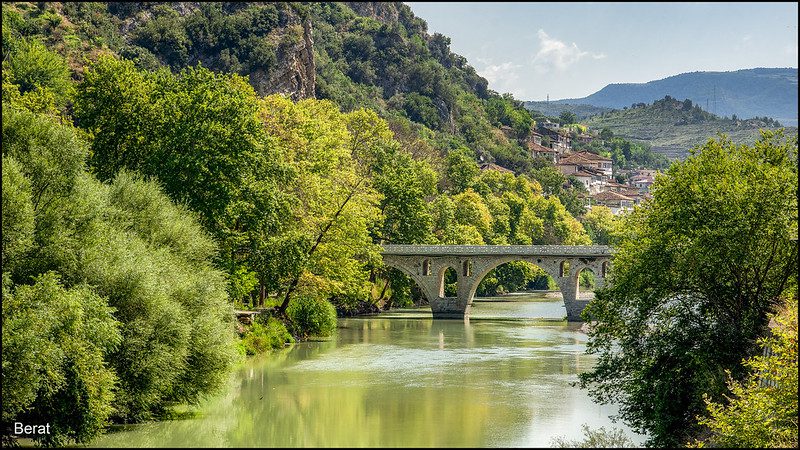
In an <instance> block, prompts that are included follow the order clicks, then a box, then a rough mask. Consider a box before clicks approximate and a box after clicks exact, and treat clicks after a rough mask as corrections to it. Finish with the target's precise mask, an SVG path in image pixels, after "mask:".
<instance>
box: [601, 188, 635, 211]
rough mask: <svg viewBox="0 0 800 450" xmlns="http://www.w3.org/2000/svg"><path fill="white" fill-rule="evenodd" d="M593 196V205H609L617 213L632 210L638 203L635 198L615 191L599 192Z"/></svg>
mask: <svg viewBox="0 0 800 450" xmlns="http://www.w3.org/2000/svg"><path fill="white" fill-rule="evenodd" d="M591 197H592V204H593V205H602V206H607V207H608V209H610V210H611V212H612V213H613V214H615V215H616V214H619V213H621V212H625V211H630V210H631V209H633V206H634V204H635V203H636V201H635V199H633V198H631V197H628V196H627V195H623V194H620V193H618V192H613V191H603V192H599V193H597V194H594V195H592V196H591Z"/></svg>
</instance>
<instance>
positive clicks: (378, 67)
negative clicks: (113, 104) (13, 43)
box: [3, 2, 531, 172]
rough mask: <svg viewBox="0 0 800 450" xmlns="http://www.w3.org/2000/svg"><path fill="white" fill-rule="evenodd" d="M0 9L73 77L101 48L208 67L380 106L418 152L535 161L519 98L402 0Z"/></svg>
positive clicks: (277, 86) (138, 59)
mask: <svg viewBox="0 0 800 450" xmlns="http://www.w3.org/2000/svg"><path fill="white" fill-rule="evenodd" d="M3 10H4V15H3V20H4V22H6V21H7V20H8V21H17V22H21V24H17V25H20V26H13V28H15V29H19V30H21V31H22V32H23V34H25V35H28V36H37V37H39V38H41V39H43V40H44V41H45V44H46V45H47V46H48V47H49V48H51V49H53V50H56V51H57V52H59V53H61V54H62V55H64V56H66V57H67V59H68V61H70V65H71V67H72V69H73V71H74V72H75V76H76V77H77V78H80V76H81V73H82V70H83V67H84V66H85V65H86V64H87V63H88V62H90V61H92V60H94V59H96V58H97V56H98V55H99V54H101V53H103V52H111V53H113V54H116V55H119V56H123V57H125V58H128V59H131V60H133V61H134V62H135V63H136V65H137V66H138V67H139V68H142V69H149V70H153V69H157V68H158V67H163V66H167V67H170V68H171V69H172V70H173V71H176V70H179V69H181V68H183V67H187V66H194V65H197V64H201V65H203V66H204V67H207V68H209V69H211V70H214V71H216V72H226V73H229V72H235V73H238V74H241V75H244V76H248V77H249V80H250V84H251V85H253V87H254V88H255V89H256V91H257V92H258V93H259V94H260V95H266V94H271V93H285V94H288V95H290V96H291V97H292V98H293V99H294V100H299V99H303V98H309V97H316V98H320V99H330V100H332V101H334V102H335V103H336V104H337V105H338V106H339V107H340V108H341V109H342V110H343V111H351V110H353V109H356V108H358V107H368V108H370V109H373V110H376V111H378V112H379V114H380V115H381V116H382V117H383V118H384V119H386V120H387V121H388V122H389V124H390V127H391V128H392V130H393V131H394V132H395V135H396V137H397V138H398V139H399V140H401V141H402V142H403V143H404V144H405V145H406V146H407V147H408V148H412V149H414V151H415V154H422V155H424V154H425V153H434V152H437V151H438V153H441V152H445V153H446V151H447V150H448V149H455V148H459V147H467V148H469V149H471V152H470V153H472V154H473V156H474V157H475V158H476V159H478V160H480V159H481V158H482V159H483V160H484V161H492V160H494V161H496V162H498V163H499V164H501V165H503V166H505V167H508V168H511V169H514V170H516V171H517V172H523V171H525V170H527V169H528V168H529V165H530V161H529V160H528V159H527V157H526V156H525V151H523V149H522V146H520V145H519V141H521V140H523V139H524V138H526V137H527V134H528V132H529V129H530V123H531V118H530V115H529V114H528V113H527V111H525V110H524V108H522V106H521V103H520V102H517V101H515V100H513V99H512V98H511V97H510V96H500V95H498V94H496V93H493V92H491V91H489V90H488V88H487V81H486V80H485V79H484V78H482V77H480V76H479V75H477V74H476V72H475V70H474V69H473V68H472V67H470V66H469V65H468V64H467V61H466V59H465V58H463V57H461V56H459V55H456V54H454V53H452V52H451V51H450V49H449V43H450V40H449V38H447V37H445V36H443V35H441V34H438V33H437V34H433V35H431V34H428V32H427V25H426V23H425V21H424V20H422V19H420V18H418V17H416V16H414V14H413V13H412V12H411V9H410V8H409V7H408V6H406V5H404V4H402V3H400V2H391V3H382V2H372V3H356V2H353V3H288V2H286V3H256V2H252V3H232V2H231V3H224V2H215V3H198V2H170V3H144V2H136V3H121V2H93V3H72V2H63V3H58V2H53V3H44V2H42V3H10V4H9V3H4V7H3ZM7 12H13V13H15V14H7ZM12 16H13V17H12ZM4 25H5V23H4ZM3 28H4V30H5V29H6V28H7V27H6V26H4V27H3ZM503 125H505V126H506V127H504V128H503V130H504V131H503V132H501V129H500V126H503ZM434 149H436V150H434Z"/></svg>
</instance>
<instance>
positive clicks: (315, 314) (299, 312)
mask: <svg viewBox="0 0 800 450" xmlns="http://www.w3.org/2000/svg"><path fill="white" fill-rule="evenodd" d="M286 314H287V315H288V316H289V319H290V320H291V325H290V326H291V330H292V334H294V335H295V336H301V337H308V336H319V337H328V336H331V335H332V334H333V332H334V331H336V309H335V308H334V307H333V305H331V304H330V303H329V302H328V301H326V300H323V299H321V298H315V297H297V298H295V299H294V300H293V301H292V303H291V304H289V308H288V309H287V310H286Z"/></svg>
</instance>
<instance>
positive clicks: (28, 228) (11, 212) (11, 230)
mask: <svg viewBox="0 0 800 450" xmlns="http://www.w3.org/2000/svg"><path fill="white" fill-rule="evenodd" d="M33 221H34V216H33V199H32V197H31V184H30V182H29V181H28V180H27V178H25V175H23V173H22V170H21V168H20V166H19V163H17V162H16V160H15V159H14V158H13V157H12V156H8V157H6V155H5V154H4V155H3V250H2V251H3V253H2V258H3V259H2V267H3V271H4V272H10V271H11V270H12V267H13V266H14V265H15V263H16V262H17V260H18V258H19V257H20V256H22V255H23V254H24V253H25V252H26V251H27V250H28V249H29V248H30V246H31V244H33V226H34V224H33Z"/></svg>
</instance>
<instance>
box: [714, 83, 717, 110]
mask: <svg viewBox="0 0 800 450" xmlns="http://www.w3.org/2000/svg"><path fill="white" fill-rule="evenodd" d="M714 114H715V115H716V114H717V85H716V84H715V85H714Z"/></svg>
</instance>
